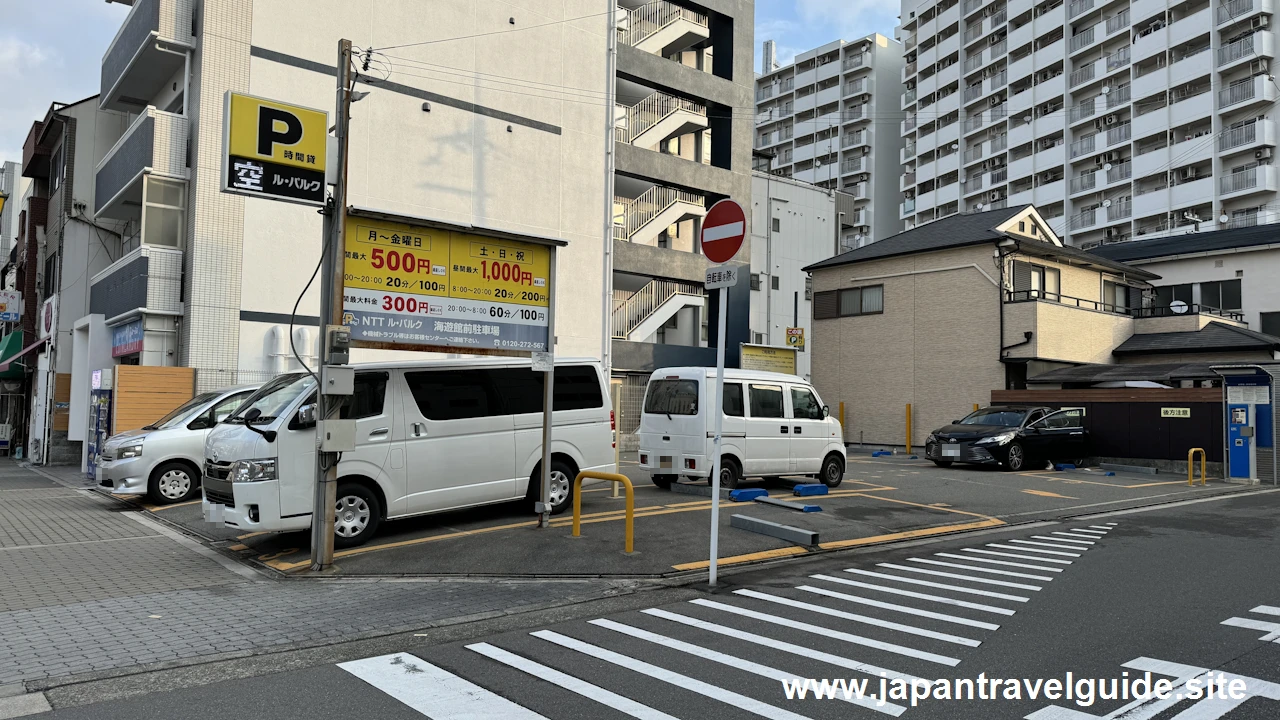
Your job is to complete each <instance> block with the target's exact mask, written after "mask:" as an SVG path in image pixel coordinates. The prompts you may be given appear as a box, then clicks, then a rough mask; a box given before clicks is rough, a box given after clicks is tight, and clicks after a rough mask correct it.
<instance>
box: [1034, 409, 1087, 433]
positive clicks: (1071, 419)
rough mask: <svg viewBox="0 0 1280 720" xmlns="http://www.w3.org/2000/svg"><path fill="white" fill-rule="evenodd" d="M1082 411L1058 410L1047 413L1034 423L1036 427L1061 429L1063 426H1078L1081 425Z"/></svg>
mask: <svg viewBox="0 0 1280 720" xmlns="http://www.w3.org/2000/svg"><path fill="white" fill-rule="evenodd" d="M1082 417H1083V413H1082V412H1081V411H1080V410H1078V409H1073V410H1059V411H1058V412H1053V413H1049V414H1048V415H1045V416H1044V418H1043V419H1041V420H1040V421H1039V422H1037V423H1035V426H1036V427H1038V428H1048V429H1050V430H1061V429H1063V428H1078V427H1081V426H1082V425H1083V423H1082V420H1081V418H1082Z"/></svg>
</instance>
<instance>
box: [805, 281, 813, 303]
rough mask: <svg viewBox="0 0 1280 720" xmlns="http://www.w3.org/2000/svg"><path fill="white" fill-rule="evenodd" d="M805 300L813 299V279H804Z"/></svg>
mask: <svg viewBox="0 0 1280 720" xmlns="http://www.w3.org/2000/svg"><path fill="white" fill-rule="evenodd" d="M804 299H805V300H812V299H813V278H811V277H807V278H805V279H804Z"/></svg>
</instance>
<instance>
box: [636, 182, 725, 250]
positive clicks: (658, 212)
mask: <svg viewBox="0 0 1280 720" xmlns="http://www.w3.org/2000/svg"><path fill="white" fill-rule="evenodd" d="M706 202H707V199H706V197H704V196H702V195H699V194H697V193H691V192H687V191H684V190H677V189H675V188H670V187H663V186H661V185H655V186H653V187H651V188H649V189H648V190H646V191H644V193H642V194H641V195H640V197H638V198H636V199H634V200H632V199H630V198H623V197H615V198H614V205H615V210H614V221H613V237H614V239H615V240H626V241H628V242H635V243H641V244H644V245H651V244H653V242H652V241H653V240H654V239H655V238H657V237H658V235H659V233H661V232H662V231H663V230H666V229H667V228H668V227H670V226H671V225H674V224H675V223H677V222H680V221H681V220H687V219H689V218H691V217H699V218H700V217H705V216H706V214H707V207H706Z"/></svg>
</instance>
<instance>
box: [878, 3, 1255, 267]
mask: <svg viewBox="0 0 1280 720" xmlns="http://www.w3.org/2000/svg"><path fill="white" fill-rule="evenodd" d="M1272 20H1273V15H1272V5H1271V2H1270V0H1212V1H1210V0H1191V1H1189V2H1173V1H1167V0H1068V1H1067V2H1065V3H1064V2H1062V1H1061V0H1041V1H1036V0H903V2H902V13H901V23H902V24H901V27H900V37H901V39H902V40H903V44H904V47H905V48H906V66H905V68H904V69H903V75H902V77H903V80H904V81H905V82H906V92H905V94H904V95H903V97H902V109H903V110H904V112H905V118H904V119H903V121H902V127H901V133H902V136H903V138H904V139H905V140H906V147H905V148H904V149H903V151H902V164H903V169H904V175H903V178H902V190H903V192H904V194H905V197H904V198H903V202H902V206H901V217H902V219H903V220H904V221H905V222H906V225H907V227H908V228H910V227H913V226H916V225H919V224H921V223H926V222H929V221H931V220H934V219H937V218H941V217H945V216H947V215H951V214H953V213H957V212H967V211H975V210H980V209H993V208H999V207H1003V206H1004V205H1009V206H1014V205H1025V204H1028V203H1034V204H1035V206H1036V207H1037V208H1038V209H1039V210H1040V212H1041V213H1042V214H1043V215H1044V216H1045V217H1046V218H1047V219H1048V220H1049V222H1050V223H1051V224H1052V226H1053V229H1054V230H1055V231H1056V232H1058V233H1060V235H1061V236H1062V237H1063V239H1064V240H1065V241H1067V242H1069V243H1071V244H1074V245H1078V246H1094V245H1097V244H1100V243H1109V242H1118V241H1121V240H1126V239H1131V238H1135V237H1138V236H1157V235H1163V234H1170V233H1180V232H1189V231H1196V230H1206V229H1214V228H1225V227H1240V226H1246V225H1253V224H1257V223H1265V222H1275V221H1276V220H1277V219H1280V214H1278V213H1277V209H1276V207H1277V206H1276V191H1277V189H1278V188H1280V178H1278V177H1277V173H1276V168H1275V166H1274V165H1273V159H1272V158H1273V154H1274V152H1275V146H1276V142H1277V138H1276V127H1275V116H1276V113H1275V110H1274V105H1275V101H1276V99H1277V97H1278V96H1280V91H1278V90H1277V86H1276V84H1275V83H1274V81H1273V80H1272V68H1271V63H1272V62H1274V60H1273V58H1274V55H1275V34H1274V31H1273V29H1272V27H1271V22H1272Z"/></svg>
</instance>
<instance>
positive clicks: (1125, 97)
mask: <svg viewBox="0 0 1280 720" xmlns="http://www.w3.org/2000/svg"><path fill="white" fill-rule="evenodd" d="M1132 91H1133V88H1132V86H1130V85H1129V83H1125V84H1124V85H1121V86H1120V87H1118V88H1115V89H1113V90H1112V91H1111V92H1109V93H1107V109H1108V110H1110V109H1111V108H1113V107H1115V106H1117V105H1121V104H1124V103H1127V102H1129V100H1130V99H1131V96H1132V95H1133V92H1132Z"/></svg>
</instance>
